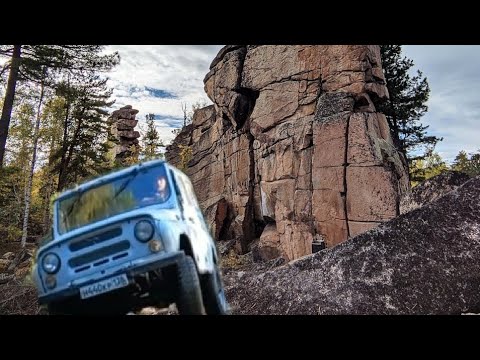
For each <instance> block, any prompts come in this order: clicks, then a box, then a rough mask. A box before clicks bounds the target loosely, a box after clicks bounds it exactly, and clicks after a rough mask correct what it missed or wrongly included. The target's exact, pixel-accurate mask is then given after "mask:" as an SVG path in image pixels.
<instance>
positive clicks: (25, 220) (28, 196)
mask: <svg viewBox="0 0 480 360" xmlns="http://www.w3.org/2000/svg"><path fill="white" fill-rule="evenodd" d="M43 95H44V83H43V81H42V84H41V87H40V99H39V101H38V108H37V119H36V122H35V132H34V134H33V153H32V163H31V165H30V173H29V174H28V184H27V192H26V196H25V213H24V215H23V229H22V242H21V246H22V248H24V247H25V244H26V242H27V234H28V216H29V215H30V200H31V197H32V182H33V172H34V170H35V161H36V160H37V145H38V137H39V130H40V118H41V113H40V111H41V109H42V102H43Z"/></svg>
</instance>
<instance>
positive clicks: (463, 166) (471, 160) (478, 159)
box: [452, 150, 480, 176]
mask: <svg viewBox="0 0 480 360" xmlns="http://www.w3.org/2000/svg"><path fill="white" fill-rule="evenodd" d="M452 168H453V170H456V171H461V172H464V173H465V174H467V175H470V176H477V175H480V151H479V152H477V153H474V154H470V157H469V156H468V154H467V152H466V151H465V150H462V151H460V152H459V153H458V155H457V156H456V157H455V160H454V161H453V164H452Z"/></svg>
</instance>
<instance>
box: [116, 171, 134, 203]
mask: <svg viewBox="0 0 480 360" xmlns="http://www.w3.org/2000/svg"><path fill="white" fill-rule="evenodd" d="M130 175H131V176H130V177H129V178H128V179H127V180H125V181H124V182H123V184H122V185H121V186H120V188H119V189H118V190H117V192H116V193H115V195H114V196H113V199H112V200H115V199H116V198H117V196H118V195H120V193H121V192H123V190H125V189H126V188H127V186H128V184H130V182H131V181H132V180H133V179H135V177H136V176H137V175H138V170H136V169H135V170H134V171H133V173H132V174H130Z"/></svg>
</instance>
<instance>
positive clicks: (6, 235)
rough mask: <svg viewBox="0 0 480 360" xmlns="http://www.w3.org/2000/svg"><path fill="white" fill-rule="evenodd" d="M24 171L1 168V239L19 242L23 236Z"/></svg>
mask: <svg viewBox="0 0 480 360" xmlns="http://www.w3.org/2000/svg"><path fill="white" fill-rule="evenodd" d="M24 183H25V181H24V178H23V177H22V170H21V169H20V168H18V167H14V166H4V167H3V168H0V204H1V206H0V239H2V240H1V241H14V240H19V239H20V237H21V235H22V230H21V229H22V204H23V199H24V194H23V190H24V186H25V184H24Z"/></svg>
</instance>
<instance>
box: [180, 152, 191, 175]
mask: <svg viewBox="0 0 480 360" xmlns="http://www.w3.org/2000/svg"><path fill="white" fill-rule="evenodd" d="M178 147H179V148H180V170H182V171H184V172H185V171H186V170H187V168H188V162H189V161H190V160H191V159H192V147H191V146H187V145H178Z"/></svg>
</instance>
